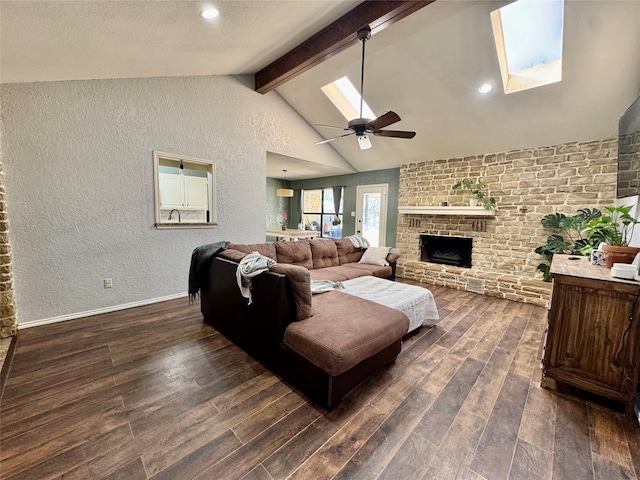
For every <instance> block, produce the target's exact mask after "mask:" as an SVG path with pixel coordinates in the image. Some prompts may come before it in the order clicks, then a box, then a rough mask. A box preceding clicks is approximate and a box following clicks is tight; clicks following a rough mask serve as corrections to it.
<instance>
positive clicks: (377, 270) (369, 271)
mask: <svg viewBox="0 0 640 480" xmlns="http://www.w3.org/2000/svg"><path fill="white" fill-rule="evenodd" d="M340 268H344V269H345V274H347V275H349V273H348V272H350V271H355V272H360V273H359V274H357V275H355V274H350V275H349V278H348V280H351V279H352V278H358V277H362V276H364V275H373V276H374V277H380V278H389V277H391V275H392V274H393V270H392V269H391V267H389V266H386V267H381V266H379V265H370V264H368V263H347V264H345V265H340Z"/></svg>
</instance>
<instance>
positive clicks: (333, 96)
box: [321, 77, 376, 120]
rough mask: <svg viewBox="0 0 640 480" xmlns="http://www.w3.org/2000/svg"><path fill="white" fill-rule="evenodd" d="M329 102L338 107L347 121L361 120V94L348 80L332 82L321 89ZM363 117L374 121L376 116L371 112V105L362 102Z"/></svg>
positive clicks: (345, 78)
mask: <svg viewBox="0 0 640 480" xmlns="http://www.w3.org/2000/svg"><path fill="white" fill-rule="evenodd" d="M321 90H322V91H323V92H324V94H325V95H326V96H327V97H329V100H331V102H332V103H333V104H334V105H335V106H336V108H337V109H338V110H340V113H342V115H343V116H344V118H346V119H347V120H353V119H354V118H360V94H359V93H358V91H357V90H356V87H354V86H353V83H351V81H350V80H349V79H348V78H347V77H342V78H340V79H338V80H336V81H335V82H331V83H330V84H328V85H325V86H324V87H322V88H321ZM362 116H363V118H369V119H371V120H373V119H374V118H376V115H375V114H374V113H373V112H372V111H371V109H370V108H369V105H367V102H365V101H364V100H363V101H362Z"/></svg>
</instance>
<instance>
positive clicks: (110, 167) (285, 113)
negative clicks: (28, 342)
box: [1, 76, 343, 324]
mask: <svg viewBox="0 0 640 480" xmlns="http://www.w3.org/2000/svg"><path fill="white" fill-rule="evenodd" d="M252 87H253V77H250V76H241V77H184V78H153V79H125V80H96V81H73V82H48V83H31V84H8V85H3V87H2V91H1V100H2V122H3V125H2V135H3V137H2V151H3V155H4V168H5V175H6V189H7V207H8V213H9V222H10V228H11V230H10V241H11V243H12V248H13V260H14V266H13V268H14V279H15V288H16V296H17V308H18V323H19V324H26V323H29V322H34V321H41V320H42V319H49V318H52V317H58V316H72V315H75V314H78V313H79V312H87V311H92V310H99V309H103V308H108V307H112V306H117V305H123V304H128V303H133V302H142V301H146V300H149V299H155V298H159V297H164V296H170V295H176V294H180V293H183V292H186V290H187V275H188V270H189V261H190V256H191V252H192V250H193V249H194V248H195V247H196V246H198V245H202V244H206V243H211V242H215V241H219V240H231V241H237V242H260V241H264V228H265V209H264V205H265V177H266V173H265V162H266V150H270V151H275V152H278V153H281V154H283V155H290V156H298V157H301V158H307V159H309V160H318V158H320V157H324V158H328V159H330V161H332V162H337V163H340V162H343V160H342V158H341V157H340V156H338V155H337V154H336V153H335V151H334V150H333V149H332V148H330V147H329V146H327V148H319V147H318V146H315V145H313V142H315V141H317V140H319V139H321V137H319V136H318V135H317V133H316V132H315V131H314V130H313V129H312V128H311V127H309V125H308V124H306V123H305V122H304V121H303V120H302V119H301V118H300V117H299V116H298V115H297V114H296V113H295V112H294V111H293V110H292V109H291V108H290V107H289V106H288V105H287V104H286V103H285V102H284V101H283V100H282V99H281V98H280V97H279V96H278V95H277V94H276V93H275V92H271V93H270V94H267V95H264V96H263V95H260V94H257V93H255V92H254V91H253V90H252ZM323 147H324V146H323ZM153 150H160V151H163V152H170V153H176V154H184V155H188V156H193V157H199V158H206V159H211V160H214V161H215V162H216V168H217V189H218V222H219V226H218V228H215V229H202V230H196V229H188V230H177V229H172V230H157V229H156V228H155V226H154V191H153V158H152V152H153ZM107 277H110V278H113V289H104V288H103V279H104V278H107ZM185 301H186V300H185Z"/></svg>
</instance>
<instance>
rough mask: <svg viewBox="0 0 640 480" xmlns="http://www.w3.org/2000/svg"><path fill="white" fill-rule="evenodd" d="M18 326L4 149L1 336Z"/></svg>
mask: <svg viewBox="0 0 640 480" xmlns="http://www.w3.org/2000/svg"><path fill="white" fill-rule="evenodd" d="M17 328H18V326H17V321H16V302H15V295H14V291H13V274H12V270H11V245H10V244H9V220H8V219H7V208H6V203H5V190H4V173H3V170H2V150H0V338H6V337H10V336H13V335H15V334H16V332H17Z"/></svg>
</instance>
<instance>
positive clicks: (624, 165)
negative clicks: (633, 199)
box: [618, 132, 640, 197]
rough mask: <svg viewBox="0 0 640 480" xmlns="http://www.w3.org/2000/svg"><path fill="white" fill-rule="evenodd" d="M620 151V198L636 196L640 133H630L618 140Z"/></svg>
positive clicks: (639, 171)
mask: <svg viewBox="0 0 640 480" xmlns="http://www.w3.org/2000/svg"><path fill="white" fill-rule="evenodd" d="M618 145H619V149H620V151H619V152H618V154H619V162H620V167H619V168H620V174H619V175H620V179H619V184H618V188H619V189H620V191H619V192H618V195H619V196H620V197H629V196H631V195H636V194H637V192H638V191H640V132H635V133H631V134H629V135H625V136H623V137H620V138H619V139H618Z"/></svg>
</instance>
